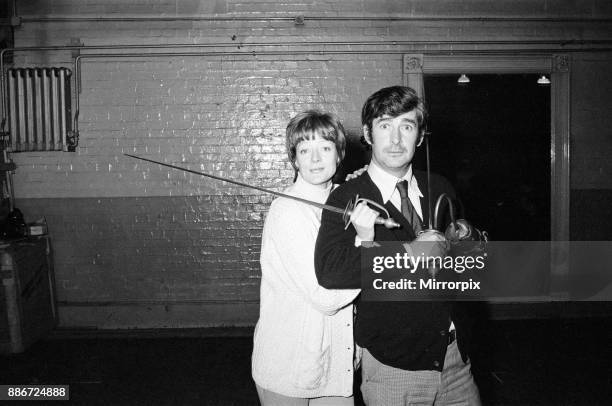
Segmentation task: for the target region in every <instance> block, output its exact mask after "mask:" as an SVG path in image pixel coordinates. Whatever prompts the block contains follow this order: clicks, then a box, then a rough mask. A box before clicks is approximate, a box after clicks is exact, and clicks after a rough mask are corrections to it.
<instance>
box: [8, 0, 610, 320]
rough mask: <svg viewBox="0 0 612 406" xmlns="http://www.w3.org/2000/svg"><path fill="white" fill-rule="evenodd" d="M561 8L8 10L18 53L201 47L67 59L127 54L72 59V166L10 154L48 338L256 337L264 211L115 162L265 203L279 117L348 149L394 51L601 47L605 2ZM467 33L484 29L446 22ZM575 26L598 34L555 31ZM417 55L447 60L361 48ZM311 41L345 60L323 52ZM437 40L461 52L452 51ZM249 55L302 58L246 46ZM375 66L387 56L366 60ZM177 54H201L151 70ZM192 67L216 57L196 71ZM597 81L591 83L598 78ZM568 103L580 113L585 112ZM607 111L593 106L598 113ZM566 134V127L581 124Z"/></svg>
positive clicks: (397, 58)
mask: <svg viewBox="0 0 612 406" xmlns="http://www.w3.org/2000/svg"><path fill="white" fill-rule="evenodd" d="M575 3H576V2H574V1H553V2H551V1H536V2H520V3H518V4H517V3H516V2H513V1H500V2H482V1H469V2H466V1H445V2H431V1H409V2H406V1H383V2H380V1H374V0H362V1H358V2H355V1H322V0H306V1H304V0H302V1H297V0H296V1H284V2H271V1H230V0H227V1H221V0H218V1H210V2H209V1H195V0H192V1H169V0H166V1H162V0H131V1H106V2H102V1H98V0H96V1H93V0H91V1H76V0H61V1H57V0H55V1H43V0H38V1H30V2H24V4H19V10H18V11H19V14H20V15H21V16H22V17H23V23H22V25H21V26H20V27H18V28H17V29H16V30H15V46H17V47H25V46H43V45H44V46H48V45H68V44H69V43H71V41H80V42H82V43H83V44H84V45H133V44H215V45H216V46H215V47H214V48H202V47H201V48H197V47H195V48H194V47H188V46H184V47H178V46H176V47H172V48H169V49H146V50H142V49H140V50H138V49H127V48H125V47H124V48H119V49H102V50H100V49H99V50H82V51H81V55H86V54H88V53H106V54H114V53H126V52H131V53H134V54H137V55H132V56H129V57H110V56H106V57H96V58H93V57H87V56H84V57H83V59H82V60H81V61H82V65H81V68H82V72H81V84H82V92H81V93H80V116H79V130H80V140H79V147H78V148H77V151H76V152H74V153H61V152H44V153H33V152H32V153H18V154H13V159H14V160H15V162H16V163H17V165H18V170H17V171H16V173H15V193H16V196H17V205H18V207H20V208H21V209H22V210H23V211H24V213H25V214H26V216H27V218H28V220H34V219H37V218H39V217H42V216H45V217H46V218H47V221H48V222H49V229H50V233H51V235H52V238H53V244H54V248H55V250H54V252H55V271H56V279H57V288H58V292H57V293H58V300H59V301H60V308H59V309H60V322H61V325H62V326H66V327H83V326H87V327H96V328H116V327H145V328H146V327H193V326H206V325H223V324H231V325H243V324H252V323H253V322H254V321H255V320H256V317H257V304H258V302H257V300H258V292H259V281H258V278H259V265H258V255H259V238H260V235H261V227H262V224H263V219H264V217H265V213H266V211H267V207H268V205H269V203H270V201H271V198H270V197H269V196H265V195H262V194H261V193H259V192H255V191H250V190H246V189H243V188H239V187H236V186H231V185H227V184H223V183H220V182H217V181H213V180H210V179H205V178H201V177H197V176H195V175H190V174H186V173H182V172H177V171H174V170H170V169H167V168H162V167H159V166H157V165H151V164H148V163H143V162H138V161H134V160H131V159H129V158H127V157H124V156H123V155H122V154H123V153H131V154H137V155H142V156H145V157H148V158H151V159H155V160H160V161H164V162H168V163H173V164H177V165H181V166H185V167H189V168H192V169H196V170H201V171H205V172H211V173H214V174H216V175H219V176H227V177H230V178H232V179H236V180H238V181H242V182H246V183H250V184H254V185H258V186H265V187H272V188H276V189H281V188H283V187H284V186H286V185H288V184H289V183H290V181H291V178H292V170H291V168H290V165H289V164H288V163H287V162H286V156H285V151H284V128H285V126H286V123H287V121H288V120H289V119H290V118H291V117H292V116H293V115H294V114H295V113H296V112H298V111H301V110H304V109H308V108H313V107H316V108H321V109H324V110H330V111H333V112H335V113H337V114H338V115H339V116H340V117H341V119H342V120H343V121H344V123H345V126H346V127H347V128H348V130H349V133H350V137H351V140H352V143H353V145H358V143H357V139H358V137H359V135H360V134H359V127H360V124H359V111H360V109H361V104H362V102H363V100H364V99H365V97H367V95H369V94H370V93H371V92H373V91H374V90H377V89H378V88H380V87H383V86H387V85H391V84H398V83H401V82H402V52H410V51H412V50H415V49H429V50H432V51H435V50H437V49H443V48H453V49H454V48H456V49H473V50H475V51H478V50H489V49H492V48H500V47H501V45H494V44H491V43H486V41H490V40H493V39H495V40H500V41H506V40H516V41H523V42H522V45H515V46H514V47H515V48H519V51H520V48H521V47H522V48H524V49H529V48H533V47H537V46H538V45H530V44H528V42H527V41H530V40H534V39H538V40H545V39H550V40H555V41H557V40H562V39H564V40H573V39H583V40H589V39H602V38H607V39H610V38H612V28H610V24H609V18H610V17H611V16H612V8H611V7H610V6H609V5H608V3H607V2H605V1H585V2H581V3H580V5H576V4H575ZM297 15H304V16H305V23H304V25H296V24H295V22H294V17H295V16H297ZM386 16H395V17H397V16H400V17H413V18H414V19H412V20H411V19H403V20H402V19H397V20H389V19H385V18H384V17H386ZM472 16H477V17H482V16H485V17H496V18H500V19H499V20H489V21H474V20H470V19H454V18H455V17H472ZM161 17H165V19H162V18H161ZM170 17H176V18H175V19H172V18H170ZM190 17H193V18H192V19H190ZM334 17H335V18H336V19H334ZM347 17H352V19H351V18H347ZM430 17H443V18H430ZM505 17H516V19H514V20H511V21H509V20H505V19H504V18H505ZM579 17H584V18H590V19H594V18H608V20H605V19H604V20H593V21H589V22H580V21H576V20H569V21H568V20H567V19H575V18H579ZM41 18H42V19H41ZM54 18H55V19H54ZM87 18H98V20H97V21H94V20H86V19H87ZM130 18H132V20H130ZM147 18H149V20H147ZM554 18H558V20H554ZM537 19H541V20H537ZM563 19H566V20H563ZM417 40H420V41H425V40H427V41H433V40H436V41H450V42H451V43H450V44H449V43H438V44H428V45H415V44H404V45H393V44H389V43H385V44H384V45H376V44H370V45H368V42H372V41H417ZM317 41H351V42H355V44H353V45H351V46H338V45H337V46H334V45H325V46H324V45H320V44H316V43H315V42H317ZM453 41H476V42H475V43H471V42H470V43H466V42H464V43H457V44H455V45H454V44H453V43H452V42H453ZM478 41H482V42H481V43H479V42H478ZM259 42H268V43H282V42H285V43H288V42H302V43H303V45H300V46H282V44H278V45H276V46H273V47H261V46H259V47H257V46H252V45H249V44H252V43H259ZM334 50H337V51H338V52H331V51H334ZM385 50H386V51H389V53H388V54H380V53H378V52H380V51H385ZM179 51H182V52H199V53H200V55H191V56H180V55H166V56H153V55H152V53H153V52H166V53H176V52H179ZM207 51H208V52H210V51H217V52H219V51H222V52H226V54H223V55H222V54H214V55H213V54H210V53H209V54H204V53H205V52H207ZM270 51H274V52H276V53H277V54H275V55H270V54H269V52H270ZM322 51H323V52H322ZM519 51H517V52H519ZM350 52H352V53H350ZM236 53H240V54H236ZM586 55H587V56H588V55H589V54H588V53H587V54H586ZM14 59H15V65H16V66H30V65H41V64H42V65H52V66H68V67H70V68H71V69H74V66H73V65H72V63H73V60H72V54H71V52H70V51H66V50H61V51H53V52H18V53H16V54H15V58H14ZM605 64H607V62H605ZM605 64H604V65H597V66H598V67H601V68H600V70H601V69H604V70H605V68H603V66H606V65H605ZM579 66H580V65H579ZM578 69H581V71H582V70H583V69H584V73H582V76H581V77H582V78H586V79H585V80H587V81H590V80H591V79H589V78H592V76H589V75H591V74H590V73H586V72H587V70H590V66H588V67H587V66H584V67H583V66H581V67H580V68H578ZM602 75H604V76H606V74H605V73H602ZM606 77H608V76H606ZM589 83H590V82H589ZM583 99H584V100H585V103H587V104H586V105H583V106H586V107H585V108H586V109H587V110H588V109H589V107H588V106H590V105H595V104H597V103H598V101H596V100H589V99H588V98H587V97H586V96H585V97H584V98H583ZM583 99H581V100H583ZM610 104H612V103H611V101H610V98H609V97H607V98H605V100H604V103H603V106H608V107H609V106H610ZM581 105H582V104H581ZM602 108H603V107H602ZM581 117H582V116H577V119H579V120H586V119H583V118H581ZM598 117H599V116H598ZM600 118H601V117H600ZM604 119H606V118H604ZM607 120H608V121H609V120H610V119H609V118H607ZM581 122H582V121H581ZM577 128H580V126H578V127H577ZM605 128H611V127H610V126H609V125H608V126H607V127H604V129H603V130H602V132H600V133H601V134H602V135H601V136H600V137H599V138H598V141H597V143H598V144H597V143H596V145H608V144H607V143H608V142H609V141H608V140H609V139H610V137H608V136H607V135H605V134H608V133H606V132H605V131H606V130H605ZM608 135H609V134H608ZM588 151H589V150H588V149H587V151H586V152H583V154H585V155H584V156H587V155H588ZM600 159H601V162H602V164H601V166H600V167H603V168H604V170H605V171H609V164H607V163H605V164H604V163H603V162H604V160H605V156H601V157H600ZM606 162H607V161H606ZM579 167H580V173H579V174H578V176H584V177H586V178H591V177H590V176H589V169H588V168H586V167H584V166H582V167H581V166H579ZM598 168H599V167H598ZM580 174H582V175H580ZM598 179H600V181H598V182H599V183H597V184H598V185H605V187H606V188H607V187H609V185H608V184H607V183H606V182H607V181H606V180H605V179H609V177H606V176H603V175H602V176H601V177H600V178H598ZM572 187H576V185H575V184H572Z"/></svg>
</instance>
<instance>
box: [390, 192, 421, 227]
mask: <svg viewBox="0 0 612 406" xmlns="http://www.w3.org/2000/svg"><path fill="white" fill-rule="evenodd" d="M395 187H396V188H397V190H398V191H399V194H400V197H401V198H402V214H403V215H404V217H406V219H407V220H408V221H409V222H410V224H411V225H412V229H413V230H414V234H415V235H418V234H419V233H420V232H421V230H422V229H423V224H422V223H421V219H420V218H419V215H418V213H417V212H416V209H415V208H414V206H413V205H412V202H410V198H409V197H408V181H407V180H403V181H401V182H397V184H396V185H395Z"/></svg>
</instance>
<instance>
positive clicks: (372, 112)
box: [361, 86, 427, 135]
mask: <svg viewBox="0 0 612 406" xmlns="http://www.w3.org/2000/svg"><path fill="white" fill-rule="evenodd" d="M415 109H416V118H417V123H418V125H419V133H420V135H423V134H424V132H425V128H426V125H427V110H426V109H425V104H424V103H423V100H422V99H421V98H420V97H419V96H418V95H417V93H416V91H415V90H414V89H412V88H411V87H407V86H391V87H385V88H382V89H380V90H379V91H377V92H376V93H374V94H372V95H371V96H370V97H368V99H367V100H366V101H365V103H364V104H363V108H362V109H361V124H362V125H365V126H367V127H368V132H369V133H370V134H371V133H372V123H373V122H374V119H376V118H379V117H382V116H384V115H388V116H389V117H392V118H393V117H397V116H399V115H401V114H404V113H408V112H409V111H412V110H415Z"/></svg>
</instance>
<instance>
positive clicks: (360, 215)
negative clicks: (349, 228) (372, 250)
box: [351, 202, 378, 241]
mask: <svg viewBox="0 0 612 406" xmlns="http://www.w3.org/2000/svg"><path fill="white" fill-rule="evenodd" d="M377 217H378V212H377V211H376V210H372V209H370V208H369V207H368V205H367V204H366V203H365V202H361V203H359V204H358V205H357V206H355V208H354V209H353V211H352V213H351V223H352V224H353V227H355V231H357V237H359V239H361V241H374V221H375V220H376V218H377Z"/></svg>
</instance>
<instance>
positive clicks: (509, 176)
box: [415, 74, 551, 241]
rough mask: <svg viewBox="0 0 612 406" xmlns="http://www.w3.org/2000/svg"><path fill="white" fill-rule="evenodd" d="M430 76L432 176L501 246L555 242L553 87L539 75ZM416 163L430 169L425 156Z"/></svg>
mask: <svg viewBox="0 0 612 406" xmlns="http://www.w3.org/2000/svg"><path fill="white" fill-rule="evenodd" d="M458 77H459V75H455V74H453V75H450V74H425V75H424V83H423V84H424V95H425V100H426V102H427V106H428V109H429V126H428V131H429V132H430V134H431V135H430V138H429V140H430V141H429V142H430V160H431V168H432V171H433V172H437V173H440V174H441V175H443V176H445V177H446V178H447V179H448V180H449V181H451V183H452V184H453V186H454V187H455V188H456V190H457V194H458V197H459V198H460V199H461V203H462V208H461V209H462V210H461V211H462V212H463V215H464V216H465V218H466V219H468V220H469V221H471V222H472V223H473V224H475V225H476V226H477V227H478V228H481V229H483V230H486V231H487V232H488V233H489V235H490V237H491V239H493V240H497V241H548V240H550V238H551V224H550V218H551V207H550V196H551V190H550V185H551V128H550V126H551V104H550V103H551V90H550V86H546V85H540V84H538V83H537V80H538V75H535V74H471V75H469V78H470V82H469V83H467V84H459V83H458V82H457V79H458ZM417 155H418V157H417V158H416V162H415V165H416V166H417V167H418V168H425V154H423V153H421V154H417Z"/></svg>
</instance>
